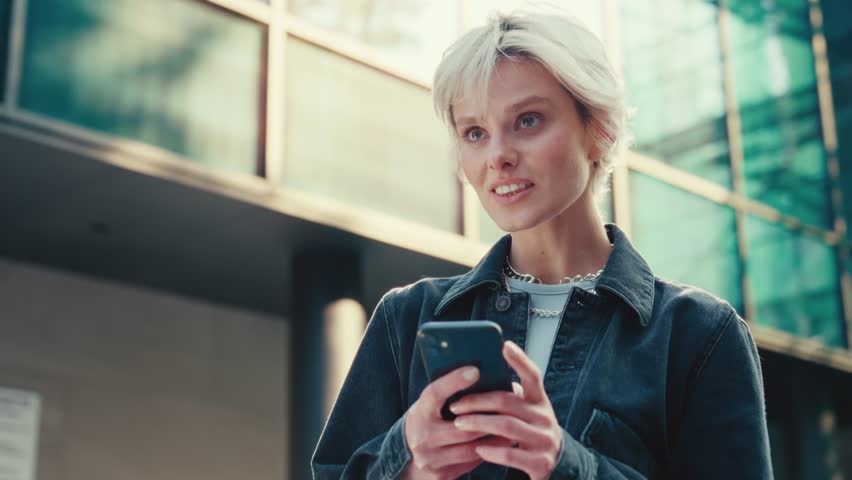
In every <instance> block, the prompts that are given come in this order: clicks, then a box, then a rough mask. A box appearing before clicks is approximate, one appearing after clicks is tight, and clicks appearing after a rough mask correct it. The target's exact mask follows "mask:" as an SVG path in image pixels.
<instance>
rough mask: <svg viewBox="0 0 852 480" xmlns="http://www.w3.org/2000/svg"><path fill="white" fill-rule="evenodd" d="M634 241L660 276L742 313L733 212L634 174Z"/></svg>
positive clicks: (631, 185) (631, 184) (632, 175)
mask: <svg viewBox="0 0 852 480" xmlns="http://www.w3.org/2000/svg"><path fill="white" fill-rule="evenodd" d="M630 197H631V201H630V215H631V218H632V221H633V224H632V232H631V234H632V238H633V242H634V243H635V245H636V248H637V249H638V250H639V252H640V253H641V254H642V255H643V256H644V257H645V259H646V260H647V261H648V264H649V265H650V266H651V270H653V271H654V273H655V274H656V275H658V276H660V277H663V278H666V279H669V280H675V281H678V282H682V283H685V284H688V285H694V286H696V287H700V288H703V289H704V290H707V291H708V292H710V293H712V294H714V295H716V296H719V297H721V298H723V299H725V300H727V301H728V302H730V303H731V304H732V305H733V306H734V307H735V308H736V309H737V310H738V311H740V312H741V313H742V312H743V308H742V305H743V300H742V289H741V288H740V285H741V280H740V279H741V271H740V261H739V253H738V247H737V231H736V217H735V214H734V211H733V210H732V209H731V208H729V207H727V206H725V205H720V204H718V203H715V202H712V201H710V200H708V199H706V198H704V197H700V196H698V195H695V194H693V193H690V192H687V191H684V190H681V189H679V188H676V187H674V186H672V185H669V184H667V183H665V182H662V181H660V180H657V179H655V178H652V177H649V176H647V175H643V174H641V173H638V172H634V171H631V173H630Z"/></svg>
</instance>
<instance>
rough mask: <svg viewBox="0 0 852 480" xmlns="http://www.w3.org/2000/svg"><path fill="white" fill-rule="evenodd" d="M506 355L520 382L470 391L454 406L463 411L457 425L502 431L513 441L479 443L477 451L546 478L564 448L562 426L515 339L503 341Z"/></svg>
mask: <svg viewBox="0 0 852 480" xmlns="http://www.w3.org/2000/svg"><path fill="white" fill-rule="evenodd" d="M503 356H504V357H506V361H507V362H508V363H509V366H510V367H512V368H513V369H514V370H515V371H516V372H517V373H518V377H520V379H521V384H520V385H518V384H517V383H515V384H513V387H514V390H515V391H514V393H510V392H504V391H498V392H488V393H480V394H471V395H466V396H465V397H464V398H462V399H461V400H459V401H457V402H455V403H453V405H452V406H451V407H450V410H451V411H452V412H453V413H455V414H456V415H459V416H458V417H457V418H456V420H455V424H456V426H457V427H458V428H459V429H460V430H462V431H466V432H470V433H472V434H476V435H483V434H492V435H497V436H499V437H502V438H505V439H508V440H510V441H511V442H512V445H514V446H512V445H508V446H507V445H502V446H493V445H483V446H477V447H476V448H475V451H476V453H477V454H479V456H480V457H481V458H482V459H483V460H485V461H487V462H491V463H496V464H499V465H505V466H507V467H512V468H516V469H518V470H522V471H524V472H526V473H527V475H529V477H530V479H531V480H541V479H546V478H548V477H549V476H550V473H551V472H552V471H553V468H554V467H555V465H556V460H557V458H558V456H559V451H560V449H561V448H562V427H561V426H560V425H559V421H558V420H556V414H555V413H554V412H553V406H552V405H551V404H550V399H548V398H547V394H545V392H544V382H543V379H542V375H541V371H540V370H539V369H538V367H537V366H536V365H535V364H534V363H533V362H532V360H530V358H529V357H527V355H526V354H525V353H524V351H523V350H521V348H520V347H518V346H517V345H515V344H514V343H512V342H508V341H507V342H505V343H504V344H503ZM477 412H494V414H481V413H477Z"/></svg>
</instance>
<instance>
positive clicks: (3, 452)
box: [0, 387, 41, 480]
mask: <svg viewBox="0 0 852 480" xmlns="http://www.w3.org/2000/svg"><path fill="white" fill-rule="evenodd" d="M40 414H41V398H40V397H39V396H38V394H37V393H34V392H28V391H25V390H18V389H14V388H7V387H0V480H35V464H36V458H37V455H36V453H37V452H36V446H37V443H36V442H37V441H38V424H39V418H40Z"/></svg>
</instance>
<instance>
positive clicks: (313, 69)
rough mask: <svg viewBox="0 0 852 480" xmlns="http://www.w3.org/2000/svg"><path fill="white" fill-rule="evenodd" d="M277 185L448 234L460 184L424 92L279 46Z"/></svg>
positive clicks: (306, 48) (337, 60)
mask: <svg viewBox="0 0 852 480" xmlns="http://www.w3.org/2000/svg"><path fill="white" fill-rule="evenodd" d="M286 88H287V112H286V127H287V130H286V133H285V148H286V161H285V166H284V182H285V184H286V185H287V186H288V187H294V188H298V189H302V190H307V191H310V192H314V193H319V194H323V195H326V196H328V197H331V198H333V199H336V200H340V201H343V202H347V203H352V204H355V205H359V206H363V207H368V208H372V209H375V210H378V211H382V212H385V213H389V214H392V215H397V216H399V217H402V218H405V219H409V220H413V221H417V222H420V223H424V224H427V225H430V226H433V227H436V228H439V229H443V230H446V231H450V232H455V231H456V228H457V223H456V222H457V216H458V214H457V205H458V204H459V201H460V199H459V195H458V183H457V182H458V181H457V179H456V176H455V171H454V169H453V168H454V166H453V165H452V160H451V159H450V147H449V135H448V132H447V129H446V128H445V127H444V126H443V125H442V124H441V123H440V121H439V120H438V118H437V116H436V115H435V114H434V111H433V109H432V103H431V97H430V95H429V92H428V91H426V90H425V89H423V88H421V87H417V86H414V85H411V84H409V83H405V82H402V81H400V80H399V79H397V78H393V77H390V76H388V75H385V74H383V73H382V72H379V71H376V70H374V69H372V68H370V67H368V66H365V65H362V64H359V63H357V62H354V61H352V60H348V59H345V58H343V57H341V56H339V55H337V54H334V53H330V52H328V51H326V50H322V49H320V48H318V47H315V46H312V45H308V44H306V43H304V42H302V41H300V40H295V39H292V38H291V39H289V40H288V43H287V80H286Z"/></svg>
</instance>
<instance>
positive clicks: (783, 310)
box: [746, 216, 845, 347]
mask: <svg viewBox="0 0 852 480" xmlns="http://www.w3.org/2000/svg"><path fill="white" fill-rule="evenodd" d="M746 235H747V240H748V272H749V274H748V284H749V289H750V290H751V295H752V301H753V302H754V306H755V309H756V310H757V323H759V324H761V325H766V326H770V327H774V328H778V329H781V330H784V331H787V332H789V333H792V334H794V335H797V336H801V337H808V338H816V339H819V340H820V341H822V342H823V343H825V344H826V345H830V346H835V347H840V346H843V345H844V343H845V342H844V340H843V329H842V326H841V322H842V318H841V309H840V291H839V289H838V274H837V273H838V272H837V267H836V263H835V262H836V260H835V251H834V249H833V248H831V247H829V246H828V245H826V244H824V243H823V242H822V241H821V240H819V239H816V238H813V237H811V236H809V235H804V234H802V233H799V232H793V231H790V230H788V229H787V228H785V227H784V226H783V225H779V224H776V223H770V222H767V221H765V220H763V219H760V218H757V217H752V216H748V217H746Z"/></svg>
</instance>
